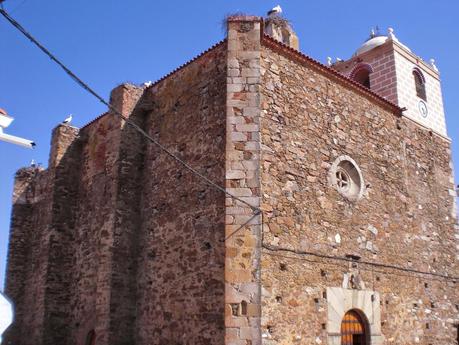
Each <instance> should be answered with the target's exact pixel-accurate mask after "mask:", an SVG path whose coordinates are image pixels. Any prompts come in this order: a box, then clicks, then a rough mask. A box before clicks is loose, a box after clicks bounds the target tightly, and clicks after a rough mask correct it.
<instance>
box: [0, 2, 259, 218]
mask: <svg viewBox="0 0 459 345" xmlns="http://www.w3.org/2000/svg"><path fill="white" fill-rule="evenodd" d="M0 14H2V15H3V17H5V19H6V20H7V21H8V22H10V23H11V24H12V25H13V26H14V27H15V28H16V29H18V30H19V31H20V32H21V33H22V34H23V35H24V36H25V37H27V38H28V39H29V40H30V41H31V42H32V43H33V44H35V45H36V46H37V47H38V48H39V49H40V50H41V51H42V52H43V53H45V54H46V55H47V56H48V57H49V58H50V59H51V60H52V61H54V62H55V63H56V64H58V65H59V67H61V68H62V69H63V70H64V71H65V73H67V74H68V75H69V76H70V78H72V79H73V80H74V81H75V82H76V83H77V84H78V85H79V86H80V87H82V88H83V89H84V90H86V91H87V92H89V93H90V94H91V95H93V96H94V97H95V98H97V99H98V100H99V101H100V102H101V103H102V104H104V105H106V106H107V107H108V108H109V109H110V110H111V111H112V112H113V113H114V114H115V115H116V116H118V117H120V118H122V119H123V120H124V121H125V122H126V123H128V124H129V125H130V126H132V127H133V128H134V129H135V130H137V132H139V133H140V134H141V135H142V136H144V137H145V138H146V139H148V140H149V141H150V142H152V143H153V144H154V145H156V146H157V147H159V149H160V150H161V151H163V152H164V153H166V154H167V155H168V156H169V157H171V158H172V159H174V160H175V161H176V162H178V163H179V164H181V165H182V166H183V167H185V168H186V169H187V170H189V171H190V172H192V173H193V174H195V175H196V176H198V177H199V178H201V179H202V180H203V181H205V182H206V183H207V184H208V185H210V186H212V187H214V188H216V189H217V190H219V191H221V192H223V193H224V194H226V195H227V196H228V197H230V198H232V199H234V200H237V201H239V202H241V203H243V204H245V205H247V206H249V207H250V208H251V209H252V211H254V212H260V209H259V208H258V207H255V206H253V205H251V204H250V203H248V202H247V201H245V200H242V199H241V198H239V197H237V196H235V195H233V194H231V193H229V192H228V191H227V190H226V189H225V188H223V187H221V186H219V185H218V184H216V183H215V182H213V181H212V180H210V179H209V178H207V177H206V176H204V175H203V174H201V173H200V172H199V171H197V170H196V169H194V168H193V167H192V166H191V165H189V164H188V163H186V162H185V161H183V160H182V159H180V158H179V157H177V156H176V155H175V154H174V153H172V152H171V151H169V150H168V149H167V148H166V147H164V146H163V145H162V144H161V143H159V142H158V141H157V140H155V139H154V138H152V137H151V136H150V135H148V134H147V133H146V132H145V131H144V130H143V129H142V128H140V126H138V125H137V124H136V123H134V122H133V121H131V120H130V119H129V118H128V117H126V116H124V115H123V114H122V113H121V112H120V111H119V110H118V109H116V108H115V107H114V106H113V105H111V104H110V103H109V102H107V101H106V100H105V99H104V98H103V97H102V96H100V95H99V94H98V93H97V92H96V91H94V90H93V89H92V88H91V87H90V86H89V85H88V84H86V83H85V82H84V81H83V80H82V79H80V78H79V77H78V76H77V75H76V74H75V73H73V72H72V71H71V70H70V69H69V68H67V67H66V66H65V65H64V64H63V63H62V62H61V61H60V60H59V59H58V58H56V57H55V56H54V55H53V54H52V53H51V52H50V51H49V50H48V49H46V48H45V47H44V46H43V45H42V44H41V43H40V42H38V41H37V40H36V39H35V38H34V37H33V36H32V35H31V34H30V33H28V32H27V31H26V30H25V29H24V27H22V25H21V24H19V23H18V22H17V21H16V20H14V19H13V18H12V17H11V16H10V15H9V14H8V13H7V12H6V11H5V10H4V9H0Z"/></svg>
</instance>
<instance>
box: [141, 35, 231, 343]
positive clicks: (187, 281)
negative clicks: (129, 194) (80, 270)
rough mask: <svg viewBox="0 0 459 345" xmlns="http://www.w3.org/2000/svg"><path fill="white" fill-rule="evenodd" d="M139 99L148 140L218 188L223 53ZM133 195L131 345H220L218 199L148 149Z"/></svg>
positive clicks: (220, 209)
mask: <svg viewBox="0 0 459 345" xmlns="http://www.w3.org/2000/svg"><path fill="white" fill-rule="evenodd" d="M146 93H147V95H145V103H146V104H147V108H148V110H146V116H147V118H146V120H145V121H146V128H148V133H149V134H150V135H151V136H152V137H153V138H155V139H156V140H158V141H159V142H160V143H161V144H162V145H164V146H165V147H166V148H168V149H169V150H170V151H172V152H173V153H174V154H176V155H177V156H178V157H180V159H182V160H183V161H185V162H187V163H188V164H189V165H190V166H192V167H193V168H195V169H196V170H197V171H199V172H200V173H202V174H203V175H205V176H206V177H208V178H209V179H210V180H212V181H214V182H215V183H216V184H218V185H220V186H224V177H225V163H224V157H225V119H226V114H225V97H226V45H223V44H221V45H220V46H218V47H216V48H214V49H212V50H211V51H209V52H207V53H205V54H204V55H203V56H201V57H199V58H198V59H197V60H195V61H193V62H192V63H191V64H188V65H187V66H186V67H185V68H182V69H180V70H179V71H177V72H175V73H174V74H172V75H170V76H169V77H167V78H166V79H164V80H163V81H161V82H159V83H158V84H155V85H154V86H153V87H151V88H149V89H147V91H146ZM140 186H141V188H142V198H141V203H140V218H141V226H140V228H139V230H140V234H139V246H138V271H137V272H138V273H137V298H138V299H137V304H136V309H137V330H136V332H137V338H136V344H139V345H143V344H145V345H147V344H148V345H150V344H164V345H166V344H167V345H178V344H183V345H198V344H223V343H224V241H223V239H224V221H225V218H224V217H225V212H224V207H225V195H224V194H223V193H222V192H221V191H219V190H216V189H215V188H214V187H211V186H209V185H208V184H206V183H205V182H203V180H202V179H200V178H198V177H197V176H196V175H195V174H193V173H191V172H189V171H188V170H186V169H185V168H184V167H183V166H182V165H180V164H178V163H177V162H176V161H175V160H174V159H172V158H171V157H170V156H168V155H167V154H165V153H164V152H162V151H160V150H159V149H158V147H157V146H155V145H152V144H149V145H147V149H146V152H145V160H144V174H143V180H142V182H141V183H140Z"/></svg>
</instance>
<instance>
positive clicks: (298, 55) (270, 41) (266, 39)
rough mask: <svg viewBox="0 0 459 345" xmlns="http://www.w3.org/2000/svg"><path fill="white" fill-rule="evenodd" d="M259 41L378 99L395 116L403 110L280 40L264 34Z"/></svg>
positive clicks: (400, 114)
mask: <svg viewBox="0 0 459 345" xmlns="http://www.w3.org/2000/svg"><path fill="white" fill-rule="evenodd" d="M261 43H262V44H263V45H265V46H266V47H268V48H271V49H273V50H276V51H277V52H281V53H284V55H287V56H288V57H289V58H291V59H292V60H295V61H297V62H299V63H302V64H307V65H309V66H312V67H314V68H315V69H316V70H318V71H319V72H321V73H323V74H325V75H327V76H331V77H334V78H336V79H338V80H339V81H341V82H342V83H343V84H344V85H346V86H349V87H350V88H351V89H353V90H356V91H358V92H360V93H361V94H363V95H365V96H366V97H369V98H371V99H374V100H376V101H378V103H379V104H381V105H382V106H384V107H386V108H388V109H390V110H391V111H393V112H395V114H396V115H397V116H402V112H403V111H404V109H403V108H400V107H399V106H398V105H397V104H395V103H392V102H391V101H389V100H387V99H386V98H384V97H382V96H380V95H379V94H377V93H376V92H374V91H371V90H370V89H367V88H366V87H365V86H363V85H361V84H359V83H358V82H356V81H354V80H352V79H350V78H348V77H347V76H345V75H344V74H342V73H340V72H338V71H336V70H334V69H333V68H331V67H328V66H326V65H324V64H322V63H320V62H319V61H317V60H315V59H313V58H311V57H310V56H308V55H305V54H303V53H302V52H300V51H298V50H296V49H293V48H291V47H289V46H287V45H285V44H283V43H282V42H279V41H277V40H275V39H274V38H272V37H270V36H268V35H266V34H264V35H263V36H262V39H261Z"/></svg>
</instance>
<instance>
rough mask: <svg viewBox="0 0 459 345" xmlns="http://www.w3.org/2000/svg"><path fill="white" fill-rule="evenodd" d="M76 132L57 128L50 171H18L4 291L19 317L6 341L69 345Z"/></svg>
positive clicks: (8, 333)
mask: <svg viewBox="0 0 459 345" xmlns="http://www.w3.org/2000/svg"><path fill="white" fill-rule="evenodd" d="M77 132H78V130H77V129H76V128H73V127H69V126H58V127H57V128H55V130H54V131H53V136H52V151H51V155H50V161H49V168H48V170H46V171H43V170H42V169H40V168H32V167H31V168H27V169H21V170H19V171H18V173H17V175H16V183H15V195H14V198H13V210H12V227H11V239H10V245H9V259H8V272H7V281H6V289H5V292H6V294H7V295H8V296H10V297H11V298H12V300H13V302H14V303H15V306H16V310H17V313H16V320H17V321H15V323H14V325H13V326H12V328H11V329H10V330H9V331H8V332H7V334H6V335H5V337H4V343H6V344H10V343H11V344H21V345H22V344H24V345H26V344H55V343H60V344H69V342H68V341H69V337H68V335H69V331H70V306H69V297H70V293H69V290H70V286H69V283H70V281H71V274H72V269H71V268H72V261H73V246H72V243H73V234H72V230H73V221H74V207H75V203H76V197H75V192H76V189H77V186H78V182H77V181H76V178H77V176H78V170H79V169H78V161H77V159H76V158H77V157H78V153H77V151H78V149H79V148H78V146H75V145H74V140H75V137H76V134H77ZM67 198H68V199H67Z"/></svg>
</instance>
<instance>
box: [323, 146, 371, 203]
mask: <svg viewBox="0 0 459 345" xmlns="http://www.w3.org/2000/svg"><path fill="white" fill-rule="evenodd" d="M343 162H347V163H349V165H351V166H352V168H353V169H355V171H353V172H351V171H349V169H345V168H344V167H343ZM338 173H341V174H343V175H344V176H346V177H347V182H348V185H347V188H345V189H343V188H342V186H340V185H339V181H338V179H337V174H338ZM352 175H354V177H358V181H355V178H352ZM355 175H357V176H355ZM328 182H329V184H330V185H331V186H332V187H333V188H335V189H336V190H337V191H338V193H339V194H341V195H342V196H343V197H345V198H346V199H348V200H350V201H354V202H356V201H358V200H360V199H361V198H362V197H363V194H364V192H365V182H364V180H363V175H362V171H361V170H360V168H359V166H358V164H357V162H356V161H355V160H354V159H352V158H351V157H349V156H348V155H342V156H339V157H338V158H336V159H335V161H334V162H333V163H332V165H331V167H330V170H329V173H328ZM350 184H354V186H356V188H357V190H358V191H357V193H356V192H352V191H351V192H350V191H349V190H350V189H351V187H352V186H351V185H350Z"/></svg>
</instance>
